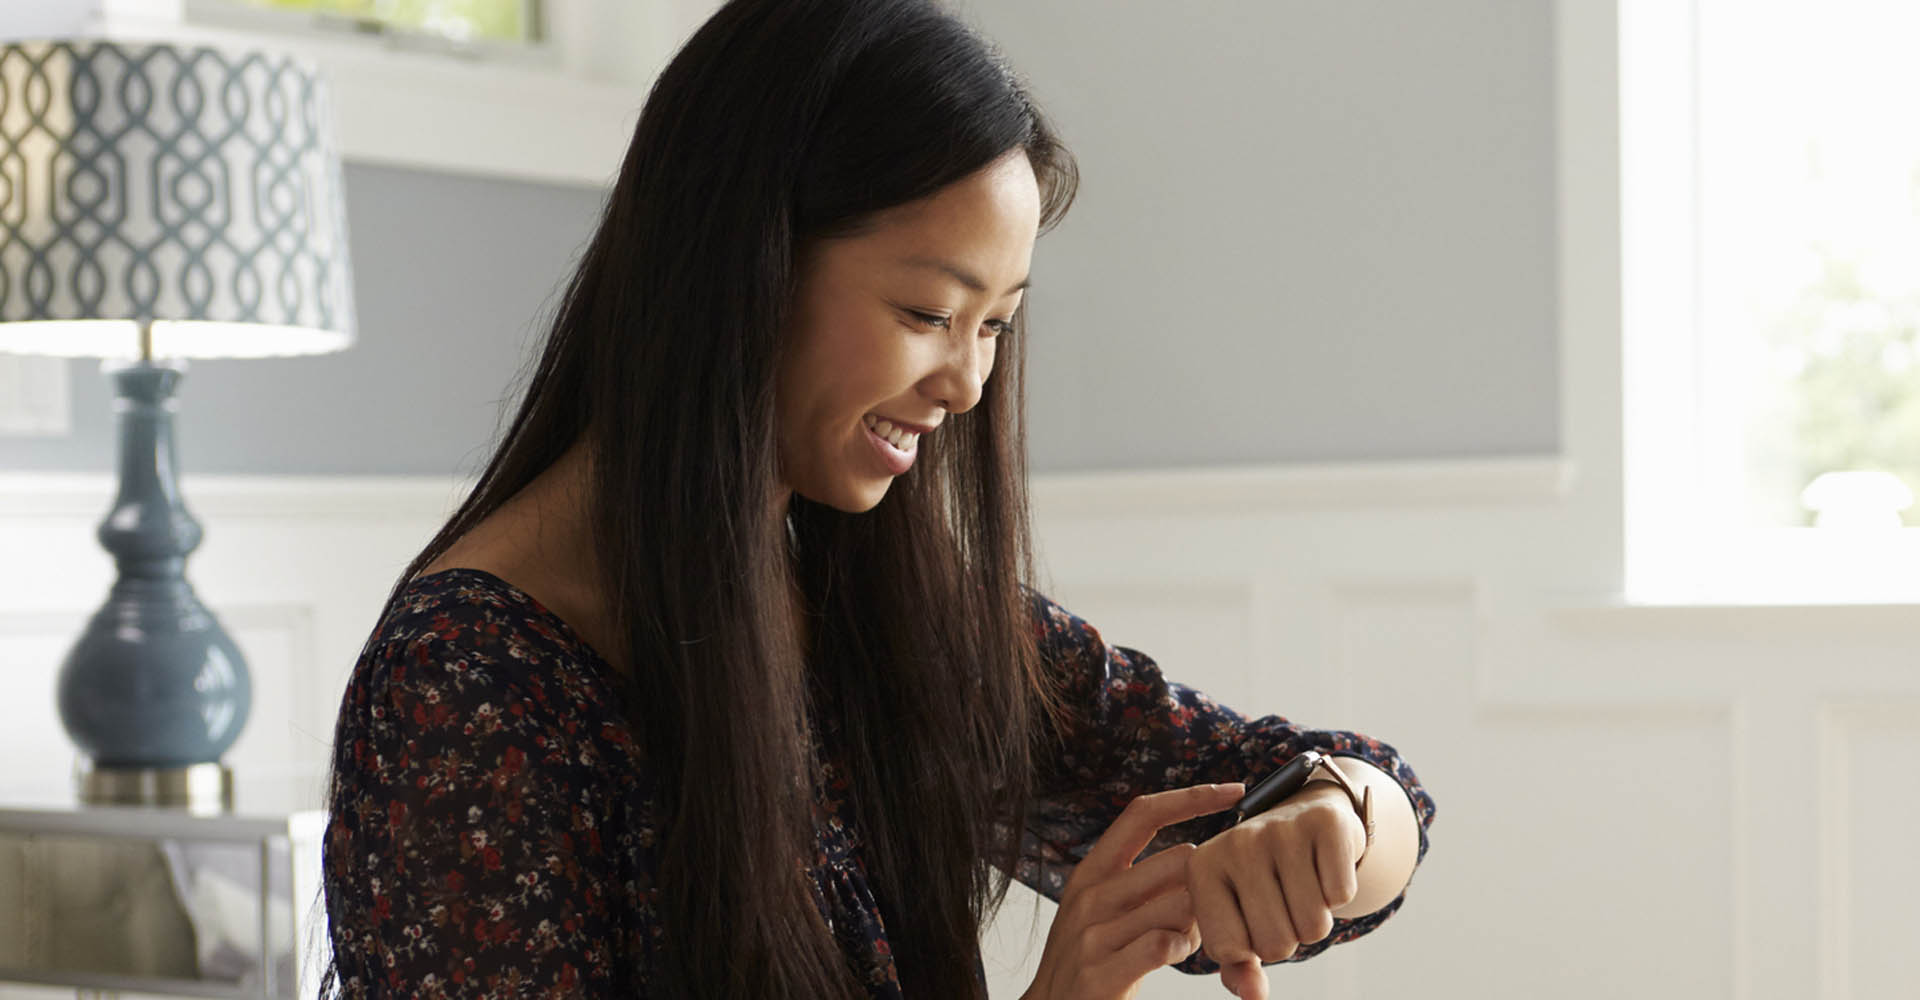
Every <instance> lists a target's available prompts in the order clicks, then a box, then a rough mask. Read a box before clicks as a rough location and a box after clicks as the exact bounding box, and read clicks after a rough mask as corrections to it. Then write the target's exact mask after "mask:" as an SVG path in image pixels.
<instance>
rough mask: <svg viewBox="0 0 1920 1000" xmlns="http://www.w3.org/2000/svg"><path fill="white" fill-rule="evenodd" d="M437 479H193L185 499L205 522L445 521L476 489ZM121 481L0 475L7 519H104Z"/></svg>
mask: <svg viewBox="0 0 1920 1000" xmlns="http://www.w3.org/2000/svg"><path fill="white" fill-rule="evenodd" d="M472 485H473V482H472V481H471V480H465V479H454V478H451V477H449V478H441V477H436V476H204V477H202V476H185V477H182V478H181V480H180V493H181V496H182V497H183V498H184V500H185V501H186V505H187V509H188V510H189V511H191V512H192V513H193V515H194V516H195V517H197V518H200V519H202V520H204V519H207V518H219V519H222V520H225V519H229V518H241V517H258V518H287V517H306V518H313V517H320V518H324V517H348V518H365V517H381V516H390V517H394V518H413V517H428V518H431V517H441V516H444V515H446V514H450V513H452V512H453V508H454V506H455V505H456V504H457V503H458V502H459V501H460V500H461V499H462V498H463V497H464V496H465V495H466V492H467V491H468V490H469V489H471V488H472ZM116 488H117V481H116V479H115V478H114V477H113V476H109V475H105V474H101V473H47V474H33V475H22V474H18V473H15V474H8V475H0V517H64V516H72V515H75V514H86V515H93V514H100V515H104V514H105V513H106V510H107V506H108V505H109V504H110V503H111V502H112V500H113V496H114V493H115V490H116Z"/></svg>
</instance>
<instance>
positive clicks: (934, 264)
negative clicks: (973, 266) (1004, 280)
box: [900, 256, 1033, 298]
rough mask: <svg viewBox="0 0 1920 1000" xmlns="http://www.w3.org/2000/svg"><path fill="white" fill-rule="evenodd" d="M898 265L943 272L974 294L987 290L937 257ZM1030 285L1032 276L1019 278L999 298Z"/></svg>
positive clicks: (962, 270)
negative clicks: (974, 292) (1017, 281)
mask: <svg viewBox="0 0 1920 1000" xmlns="http://www.w3.org/2000/svg"><path fill="white" fill-rule="evenodd" d="M900 263H902V264H905V265H906V266H908V267H919V268H925V269H927V270H930V271H940V272H943V273H945V274H946V275H947V276H949V277H951V278H952V279H953V280H955V281H958V282H959V283H961V284H963V285H965V286H967V287H968V288H971V289H973V290H974V291H976V292H985V291H986V290H987V283H986V282H984V281H981V280H980V279H979V278H977V277H975V276H974V274H973V272H972V271H968V270H966V269H965V268H962V267H960V266H959V265H957V264H954V263H952V262H950V261H945V260H941V259H940V258H938V257H921V256H913V257H906V258H902V259H901V261H900ZM1031 284H1033V276H1032V275H1028V276H1026V277H1024V278H1021V279H1020V283H1019V284H1017V285H1015V286H1013V287H1012V288H1009V289H1007V290H1006V291H1004V292H1001V293H1000V296H1001V297H1002V298H1005V297H1006V296H1009V295H1012V294H1013V293H1015V292H1017V291H1019V290H1021V289H1022V288H1026V287H1027V286H1029V285H1031Z"/></svg>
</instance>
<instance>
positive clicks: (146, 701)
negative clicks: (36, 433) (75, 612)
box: [59, 361, 252, 809]
mask: <svg viewBox="0 0 1920 1000" xmlns="http://www.w3.org/2000/svg"><path fill="white" fill-rule="evenodd" d="M103 367H104V370H105V371H107V372H108V374H110V375H111V376H112V377H113V380H114V382H115V386H116V388H117V390H118V394H119V398H118V400H117V402H116V407H117V409H118V411H119V425H120V492H119V496H118V497H117V498H116V499H115V501H114V505H113V509H112V510H110V511H108V513H107V517H106V520H104V521H103V522H101V524H100V529H99V537H100V544H101V545H103V546H104V547H105V548H106V549H107V551H108V552H110V553H112V554H113V558H114V562H115V564H116V565H117V566H118V568H119V578H118V579H116V580H115V581H114V584H113V589H112V591H111V592H110V593H109V594H108V596H107V600H106V603H105V604H104V605H102V606H101V608H100V610H99V611H98V612H96V613H95V614H94V616H93V619H92V620H91V621H89V622H88V623H87V627H86V630H85V631H84V632H82V633H81V635H80V638H79V639H78V640H77V641H76V642H75V643H74V646H73V649H72V650H71V651H70V652H68V654H67V658H66V661H65V662H64V663H62V664H61V668H60V679H59V700H60V720H61V722H62V723H63V724H65V726H66V729H67V734H68V735H69V736H71V737H72V738H73V742H74V744H75V745H76V746H77V747H78V748H79V749H80V751H81V752H82V753H83V754H84V755H85V756H86V757H87V759H88V765H87V766H86V767H85V768H83V770H82V773H81V775H80V789H79V790H80V795H81V797H82V799H83V800H85V801H88V802H105V803H115V804H150V805H169V806H187V807H190V808H194V809H200V808H207V809H216V808H219V807H220V805H221V804H222V803H223V802H230V801H231V789H232V778H231V775H229V774H228V773H227V771H226V768H225V767H224V766H223V765H222V764H221V763H220V757H221V755H222V754H224V753H226V751H227V749H228V748H229V747H231V746H232V745H233V742H234V740H236V739H238V738H239V736H240V730H241V727H242V726H244V725H245V724H246V721H247V710H248V705H249V701H250V699H251V693H252V692H251V680H250V678H249V676H248V672H247V665H246V660H245V659H244V658H243V657H242V656H241V654H240V650H239V648H238V647H237V646H235V645H234V643H233V640H232V639H231V638H229V637H228V635H227V632H226V630H225V629H223V628H221V627H220V622H219V621H218V620H217V619H216V618H215V617H214V615H213V612H211V611H209V610H208V609H207V607H206V605H204V604H202V603H201V602H200V599H199V598H198V597H197V596H195V594H194V592H193V587H192V585H190V584H189V583H188V582H187V579H186V562H187V555H188V554H189V553H191V552H192V551H193V550H194V549H195V548H196V547H197V546H198V545H199V544H200V538H201V531H200V525H199V523H198V522H196V521H195V520H194V519H193V516H192V515H190V514H188V513H187V509H186V505H185V504H184V503H183V502H182V501H181V498H180V492H179V489H178V487H177V484H176V482H175V477H174V456H173V414H172V411H173V388H174V386H175V385H176V384H177V383H178V381H179V379H180V377H181V375H182V374H183V373H184V371H185V364H184V363H182V362H168V363H156V362H153V361H136V362H127V363H111V362H110V363H108V364H107V365H106V366H103Z"/></svg>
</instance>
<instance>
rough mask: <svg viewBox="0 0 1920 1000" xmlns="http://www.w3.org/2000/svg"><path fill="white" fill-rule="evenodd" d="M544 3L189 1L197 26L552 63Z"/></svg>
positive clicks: (527, 0) (476, 0)
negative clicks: (350, 38)
mask: <svg viewBox="0 0 1920 1000" xmlns="http://www.w3.org/2000/svg"><path fill="white" fill-rule="evenodd" d="M543 7H544V5H543V4H542V3H541V2H540V0H188V3H187V9H188V16H189V18H190V19H191V20H192V21H193V22H194V23H198V24H208V25H217V26H222V27H233V28H241V29H245V30H250V31H256V32H272V33H279V34H304V35H308V36H322V37H324V36H327V35H333V36H336V37H337V36H345V35H357V36H372V37H377V38H379V39H380V40H382V41H383V42H384V43H385V44H386V45H388V46H389V47H393V48H399V49H417V50H429V51H434V50H437V51H446V52H453V53H458V54H462V55H479V56H484V57H486V58H487V59H489V60H505V61H509V62H529V63H545V62H550V61H552V56H551V54H550V53H549V52H548V46H547V44H546V40H547V35H548V31H547V25H546V18H545V11H544V9H543Z"/></svg>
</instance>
